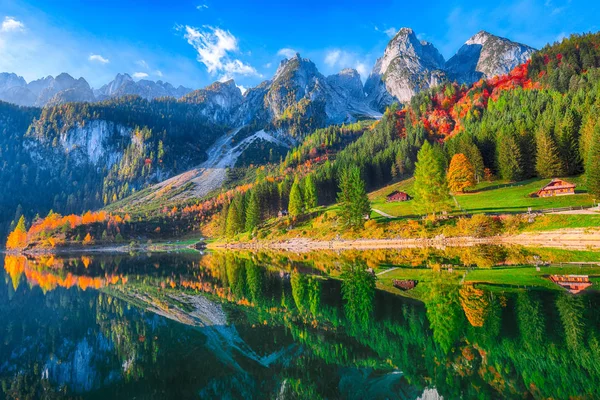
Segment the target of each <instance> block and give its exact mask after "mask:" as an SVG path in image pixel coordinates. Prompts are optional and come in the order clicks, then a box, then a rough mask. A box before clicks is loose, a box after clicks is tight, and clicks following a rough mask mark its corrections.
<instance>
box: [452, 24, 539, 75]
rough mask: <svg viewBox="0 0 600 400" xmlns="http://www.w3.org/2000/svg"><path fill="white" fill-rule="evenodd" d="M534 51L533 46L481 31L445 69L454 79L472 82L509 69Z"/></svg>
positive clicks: (520, 62)
mask: <svg viewBox="0 0 600 400" xmlns="http://www.w3.org/2000/svg"><path fill="white" fill-rule="evenodd" d="M534 52H535V49H533V48H532V47H529V46H526V45H524V44H521V43H517V42H512V41H510V40H508V39H505V38H502V37H499V36H495V35H492V34H491V33H489V32H486V31H480V32H478V33H477V34H475V35H474V36H473V37H471V38H469V40H467V41H466V42H465V44H464V45H463V46H462V47H461V48H460V49H459V50H458V52H457V53H456V54H455V55H454V56H453V57H452V58H451V59H450V60H448V62H447V63H446V70H447V73H448V77H449V78H450V79H451V80H455V81H457V82H459V83H473V82H476V81H478V80H479V79H482V78H491V77H493V76H495V75H502V74H506V73H508V72H510V71H511V70H512V69H513V68H515V67H516V66H517V65H520V64H523V63H525V62H526V61H527V60H528V59H529V58H530V57H531V55H532V54H533V53H534Z"/></svg>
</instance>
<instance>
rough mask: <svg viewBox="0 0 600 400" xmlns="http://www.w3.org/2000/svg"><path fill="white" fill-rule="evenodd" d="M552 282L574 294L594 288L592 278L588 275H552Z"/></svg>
mask: <svg viewBox="0 0 600 400" xmlns="http://www.w3.org/2000/svg"><path fill="white" fill-rule="evenodd" d="M550 280H551V281H552V282H554V283H556V284H557V285H559V286H561V287H563V288H565V289H567V290H568V291H569V292H570V293H573V294H577V293H579V292H581V291H583V290H585V289H587V288H589V287H590V286H592V282H590V277H589V276H587V275H550Z"/></svg>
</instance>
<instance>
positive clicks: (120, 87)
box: [94, 74, 192, 101]
mask: <svg viewBox="0 0 600 400" xmlns="http://www.w3.org/2000/svg"><path fill="white" fill-rule="evenodd" d="M191 91H192V89H189V88H186V87H183V86H179V87H177V88H176V87H174V86H173V85H171V84H170V83H168V82H163V81H160V80H159V81H156V82H154V81H150V80H146V79H142V80H140V81H137V82H136V81H134V80H133V78H132V77H131V76H130V75H129V74H117V76H116V77H115V79H114V80H112V81H111V82H110V83H108V84H106V85H104V86H102V87H101V88H100V89H98V90H95V91H94V95H95V96H96V99H97V100H99V101H100V100H106V99H109V98H115V97H122V96H128V95H137V96H140V97H143V98H145V99H147V100H152V99H155V98H158V97H175V98H179V97H182V96H184V95H186V94H187V93H189V92H191Z"/></svg>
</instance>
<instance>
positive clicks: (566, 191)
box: [537, 179, 577, 197]
mask: <svg viewBox="0 0 600 400" xmlns="http://www.w3.org/2000/svg"><path fill="white" fill-rule="evenodd" d="M576 186H577V185H575V184H573V183H569V182H567V181H563V180H562V179H552V181H550V183H548V184H547V185H546V186H544V187H543V188H541V189H540V190H538V192H537V196H538V197H552V196H567V195H570V194H575V187H576Z"/></svg>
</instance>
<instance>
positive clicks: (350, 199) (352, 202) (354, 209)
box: [338, 166, 371, 228]
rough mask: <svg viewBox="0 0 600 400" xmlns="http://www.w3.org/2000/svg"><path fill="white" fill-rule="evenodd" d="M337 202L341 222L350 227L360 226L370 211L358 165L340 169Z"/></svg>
mask: <svg viewBox="0 0 600 400" xmlns="http://www.w3.org/2000/svg"><path fill="white" fill-rule="evenodd" d="M338 202H339V205H340V218H341V219H342V222H343V223H344V224H345V225H346V226H349V227H352V228H361V227H362V226H363V225H364V221H365V215H369V214H370V212H371V204H370V202H369V197H368V196H367V191H366V189H365V182H364V181H363V180H362V178H361V176H360V169H359V168H358V167H356V166H353V167H350V168H348V169H345V170H343V171H342V174H341V177H340V192H339V193H338Z"/></svg>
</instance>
